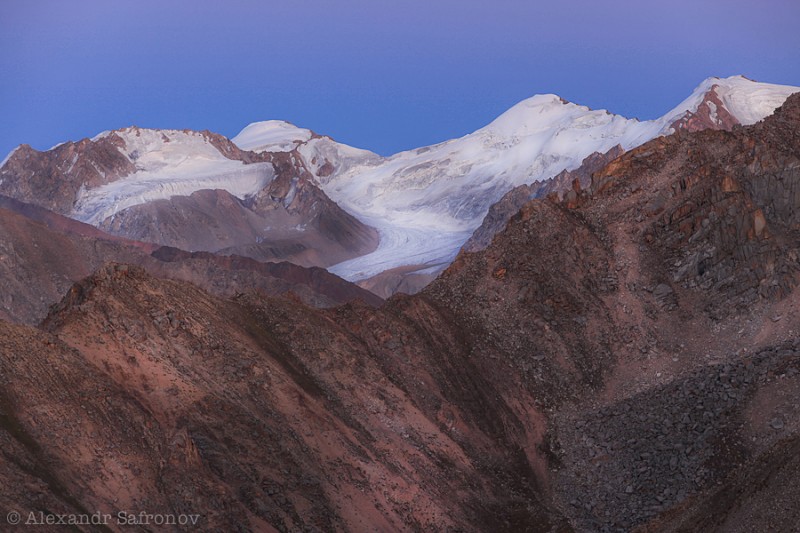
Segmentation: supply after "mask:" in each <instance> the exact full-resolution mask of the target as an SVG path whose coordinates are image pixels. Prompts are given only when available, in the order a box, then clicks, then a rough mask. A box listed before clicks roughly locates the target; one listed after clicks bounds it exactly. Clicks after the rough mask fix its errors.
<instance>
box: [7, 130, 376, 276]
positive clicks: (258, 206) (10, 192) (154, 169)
mask: <svg viewBox="0 0 800 533" xmlns="http://www.w3.org/2000/svg"><path fill="white" fill-rule="evenodd" d="M310 177H311V175H310V174H309V172H308V170H307V169H306V168H305V167H304V166H303V164H302V163H301V162H300V161H299V156H298V155H297V154H293V153H283V152H281V153H275V154H273V153H261V154H255V153H251V152H246V151H243V150H240V149H239V148H238V147H237V146H236V145H234V144H233V143H231V142H230V141H229V140H228V139H226V138H224V137H222V136H221V135H217V134H213V133H210V132H192V131H174V130H147V129H140V128H135V127H134V128H127V129H123V130H117V131H113V132H106V133H103V134H100V135H99V136H97V137H95V138H94V139H91V140H90V139H84V140H82V141H80V142H77V143H73V142H69V143H64V144H61V145H59V146H56V147H54V148H52V149H51V150H48V151H45V152H37V151H36V150H33V149H32V148H30V147H29V146H25V145H23V146H21V147H20V148H18V149H17V150H15V151H14V152H13V153H12V154H10V156H9V157H8V158H7V160H6V161H5V163H4V164H3V165H2V168H0V194H4V195H7V196H10V197H13V198H16V199H18V200H21V201H24V202H28V203H32V204H35V205H39V206H41V207H45V208H47V209H50V210H52V211H55V212H57V213H60V214H63V215H67V216H69V217H72V218H74V219H76V220H80V221H82V222H86V223H89V224H92V225H94V226H96V227H98V228H100V229H103V230H104V231H106V232H110V233H112V234H115V235H120V236H124V237H127V238H131V239H136V240H142V241H146V242H151V243H155V244H159V245H165V246H174V247H178V248H182V249H187V250H198V251H213V252H218V253H221V254H232V253H235V254H238V255H245V256H248V257H253V258H256V259H260V260H280V259H289V260H292V261H293V262H295V263H297V264H301V265H307V266H310V265H314V266H329V265H332V264H335V263H337V262H340V261H342V260H344V259H347V258H351V257H354V256H358V255H363V254H364V253H366V252H368V251H370V250H372V249H374V248H375V246H376V245H377V233H376V232H375V231H374V230H372V229H371V228H368V227H366V226H364V225H363V224H361V223H360V222H358V221H357V220H356V219H354V218H353V217H352V216H350V215H348V214H347V213H346V212H344V211H343V210H342V209H341V208H339V206H337V205H336V204H335V203H333V202H332V201H331V200H330V199H329V198H328V197H327V196H326V195H325V194H324V193H323V192H322V191H321V190H320V189H319V188H318V187H317V186H316V185H315V184H314V183H313V182H312V181H311V179H310Z"/></svg>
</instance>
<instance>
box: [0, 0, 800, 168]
mask: <svg viewBox="0 0 800 533" xmlns="http://www.w3.org/2000/svg"><path fill="white" fill-rule="evenodd" d="M798 28H800V2H798V1H797V0H759V1H758V2H755V1H753V0H712V1H703V0H692V1H689V0H668V1H650V0H639V1H622V0H605V1H598V0H586V1H584V0H550V1H548V2H540V1H536V0H492V1H488V0H442V1H437V0H427V1H420V0H391V1H389V0H363V1H355V0H283V1H281V2H277V1H272V0H264V1H244V0H214V1H208V0H191V1H182V0H157V1H151V0H127V1H122V0H102V1H101V0H85V1H81V0H75V1H65V0H52V1H51V0H2V2H0V72H1V73H2V77H1V78H0V114H1V115H2V128H1V129H0V152H1V153H2V154H0V158H2V157H3V156H4V155H5V153H7V152H8V151H10V150H11V149H12V148H14V147H15V146H16V145H18V144H20V143H28V144H31V145H32V146H33V147H34V148H37V149H47V148H50V147H51V146H52V145H54V144H56V143H59V142H62V141H65V140H78V139H80V138H82V137H91V136H93V135H95V134H96V133H99V132H100V131H103V130H107V129H115V128H120V127H124V126H129V125H132V124H135V125H137V126H141V127H152V128H191V129H210V130H212V131H216V132H219V133H222V134H224V135H227V136H231V137H232V136H234V135H235V134H236V133H238V131H239V130H241V129H242V128H243V127H244V126H246V125H247V124H248V123H250V122H254V121H258V120H267V119H283V120H288V121H290V122H293V123H295V124H297V125H299V126H303V127H307V128H311V129H313V130H315V131H317V132H319V133H323V134H327V135H331V136H332V137H334V138H335V139H337V140H339V141H342V142H345V143H348V144H352V145H354V146H358V147H362V148H368V149H371V150H374V151H377V152H378V153H381V154H390V153H394V152H397V151H400V150H404V149H409V148H415V147H418V146H423V145H426V144H431V143H435V142H439V141H443V140H446V139H448V138H452V137H457V136H461V135H464V134H466V133H469V132H471V131H473V130H475V129H477V128H479V127H481V126H483V125H485V124H486V123H488V122H490V121H491V120H492V119H493V118H494V117H496V116H497V115H499V114H500V113H502V112H503V111H504V110H506V109H507V108H509V107H511V106H512V105H513V104H515V103H516V102H518V101H520V100H523V99H525V98H527V97H529V96H532V95H534V94H537V93H556V94H558V95H560V96H562V97H563V98H566V99H567V100H571V101H573V102H576V103H580V104H584V105H588V106H590V107H592V108H605V109H608V110H610V111H612V112H614V113H619V114H622V115H625V116H629V117H633V116H635V117H639V118H642V119H647V118H654V117H656V116H659V115H661V114H662V113H664V112H665V111H667V110H668V109H670V108H671V107H673V106H674V105H676V104H678V103H679V102H680V101H681V100H682V99H683V98H685V97H686V96H688V94H689V93H690V92H691V90H692V89H693V88H694V87H695V86H697V85H698V84H699V83H700V82H701V81H702V80H703V79H704V78H706V77H708V76H729V75H732V74H744V75H746V76H748V77H750V78H753V79H756V80H759V81H768V82H772V83H782V84H789V85H800V29H798Z"/></svg>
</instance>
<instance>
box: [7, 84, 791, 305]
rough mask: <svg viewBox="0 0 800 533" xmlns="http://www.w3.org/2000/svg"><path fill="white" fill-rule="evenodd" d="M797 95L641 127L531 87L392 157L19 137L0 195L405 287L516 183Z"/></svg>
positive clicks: (167, 134) (756, 89)
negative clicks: (486, 116)
mask: <svg viewBox="0 0 800 533" xmlns="http://www.w3.org/2000/svg"><path fill="white" fill-rule="evenodd" d="M796 90H797V88H795V87H789V86H780V85H771V84H765V83H758V82H754V81H751V80H748V79H746V78H744V77H741V76H734V77H731V78H725V79H719V78H709V79H707V80H705V81H704V82H703V83H701V84H700V85H699V86H698V87H697V89H695V91H694V92H693V93H692V94H691V95H690V96H689V97H688V98H687V99H686V100H684V101H683V102H681V103H680V104H679V105H678V106H676V107H675V108H674V109H672V110H671V111H669V112H668V113H666V114H665V115H663V116H662V117H660V118H658V119H655V120H649V121H639V120H636V119H626V118H624V117H621V116H618V115H613V114H611V113H609V112H607V111H602V110H600V111H594V110H591V109H589V108H587V107H584V106H580V105H577V104H572V103H569V102H566V101H564V100H562V99H561V98H559V97H557V96H555V95H539V96H534V97H533V98H530V99H528V100H525V101H523V102H520V103H519V104H517V105H515V106H514V107H512V108H511V109H509V110H508V111H507V112H505V113H504V114H502V115H501V116H500V117H498V118H497V119H496V120H494V121H493V122H492V123H491V124H489V125H487V126H485V127H483V128H481V129H479V130H477V131H475V132H474V133H471V134H469V135H466V136H464V137H462V138H459V139H453V140H450V141H446V142H443V143H440V144H437V145H433V146H427V147H422V148H418V149H416V150H411V151H407V152H402V153H399V154H396V155H394V156H391V157H388V158H384V157H380V156H378V155H377V154H374V153H371V152H369V151H366V150H361V149H356V148H353V147H350V146H347V145H343V144H341V143H337V142H335V141H333V140H332V139H331V138H329V137H325V136H321V135H318V134H316V133H314V132H312V131H310V130H307V129H302V128H298V127H295V126H293V125H291V124H288V123H286V122H281V121H267V122H258V123H253V124H251V125H249V126H247V127H246V128H244V130H242V132H241V133H239V134H238V135H237V136H236V137H234V138H233V139H232V140H228V139H226V138H224V137H222V136H221V135H217V134H214V133H210V132H207V131H206V132H193V131H176V130H163V131H162V130H147V129H140V128H136V127H132V128H125V129H122V130H116V131H109V132H103V133H101V134H99V135H97V136H96V137H94V138H93V139H85V140H82V141H79V142H77V143H73V142H67V143H64V144H61V145H58V146H56V147H54V148H52V149H51V150H48V151H46V152H37V151H35V150H33V149H32V148H30V147H28V146H24V145H23V146H21V147H19V148H18V149H16V150H14V151H13V152H12V153H11V154H10V155H9V156H8V157H7V158H6V160H5V161H4V163H3V165H1V166H0V194H3V195H6V196H10V197H13V198H15V199H18V200H21V201H25V202H28V203H32V204H34V205H38V206H41V207H45V208H47V209H50V210H53V211H56V212H58V213H60V214H63V215H66V216H69V217H71V218H74V219H76V220H80V221H82V222H86V223H88V224H92V225H94V226H96V227H98V228H100V229H102V230H104V231H106V232H108V233H110V234H113V235H119V236H124V237H128V238H131V239H136V240H142V241H147V242H153V243H156V244H160V245H166V246H173V247H177V248H181V249H186V250H189V251H210V252H215V253H219V254H223V255H230V254H236V255H243V256H247V257H251V258H254V259H257V260H267V261H269V260H273V261H274V260H289V261H292V262H294V263H296V264H300V265H304V266H321V267H326V268H328V269H329V270H330V272H332V273H334V274H337V275H339V276H341V277H343V278H344V279H347V280H349V281H354V282H360V283H361V284H362V285H363V286H366V287H369V288H370V289H371V290H373V291H375V292H377V293H378V294H382V295H387V294H391V293H392V292H394V290H396V289H397V288H400V287H404V288H405V292H414V291H416V290H419V288H421V287H422V286H424V283H426V282H429V281H430V280H431V279H433V278H434V277H435V275H436V274H438V273H439V272H441V271H442V270H443V269H444V268H445V267H446V266H447V265H448V264H449V263H450V262H451V261H452V260H453V259H454V257H455V255H456V254H457V252H458V250H459V249H460V248H461V246H462V245H464V243H465V242H466V241H467V240H468V239H469V237H470V236H471V235H472V233H473V232H474V231H475V230H476V229H477V228H478V227H479V226H480V225H481V222H482V221H483V219H484V217H485V216H486V214H487V212H488V211H489V208H490V206H491V205H492V204H494V203H495V202H497V201H498V200H500V199H501V197H502V196H503V195H505V194H506V193H508V192H509V191H510V190H511V189H513V188H514V187H518V186H522V185H530V184H532V183H537V182H541V181H543V180H546V179H548V178H551V177H553V176H556V175H557V174H559V173H560V172H562V171H571V170H574V169H576V168H577V167H579V166H580V165H581V163H582V161H583V160H584V159H585V158H586V157H588V156H590V155H591V154H594V153H597V154H605V153H607V152H608V151H609V150H612V149H617V147H619V148H621V149H622V150H623V151H624V150H629V149H631V148H633V147H636V146H639V145H641V144H642V143H644V142H646V141H648V140H650V139H653V138H655V137H658V136H662V135H669V134H672V133H674V132H675V131H695V130H699V129H730V128H732V127H734V126H737V125H749V124H753V123H755V122H757V121H758V120H760V119H762V118H764V117H765V116H767V115H769V114H770V113H772V111H773V110H774V109H775V108H776V107H778V106H779V105H780V104H781V103H783V101H784V100H785V99H786V97H787V96H788V95H789V94H791V93H793V92H795V91H796ZM566 185H567V186H569V184H566ZM562 189H563V187H562ZM410 277H413V278H416V280H417V281H416V282H410V281H409V280H410Z"/></svg>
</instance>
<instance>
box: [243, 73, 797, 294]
mask: <svg viewBox="0 0 800 533" xmlns="http://www.w3.org/2000/svg"><path fill="white" fill-rule="evenodd" d="M797 90H798V89H797V88H795V87H787V86H780V85H771V84H764V83H758V82H754V81H751V80H748V79H747V78H744V77H742V76H733V77H730V78H709V79H707V80H705V81H703V83H701V84H700V85H699V86H698V87H697V88H696V89H695V90H694V92H693V93H692V94H691V96H689V97H688V98H687V99H686V100H684V101H683V102H681V104H679V105H678V106H677V107H675V108H674V109H672V110H671V111H670V112H668V113H667V114H665V115H663V116H662V117H660V118H658V119H654V120H645V121H639V120H636V119H627V118H625V117H622V116H619V115H615V114H612V113H609V112H608V111H606V110H592V109H590V108H588V107H585V106H581V105H578V104H574V103H571V102H567V101H565V100H563V99H562V98H560V97H559V96H557V95H554V94H543V95H536V96H533V97H531V98H528V99H526V100H523V101H522V102H519V103H518V104H516V105H514V106H513V107H511V108H510V109H509V110H508V111H506V112H505V113H503V114H502V115H500V116H499V117H498V118H497V119H495V120H494V121H492V122H491V123H490V124H488V125H486V126H485V127H483V128H480V129H478V130H476V131H475V132H473V133H471V134H469V135H466V136H464V137H461V138H459V139H453V140H450V141H445V142H442V143H439V144H436V145H433V146H427V147H423V148H419V149H417V150H409V151H406V152H401V153H399V154H395V155H394V156H391V157H389V158H385V159H379V158H366V159H364V158H362V156H356V157H353V156H350V157H346V158H343V159H341V160H340V159H338V157H339V156H338V154H339V150H340V147H341V146H342V145H338V144H337V143H334V142H333V141H331V140H327V139H326V141H325V146H326V155H325V157H320V152H319V150H317V149H314V150H312V149H311V146H312V144H313V143H314V141H315V139H314V140H311V141H309V142H306V143H302V144H301V145H300V146H299V148H298V150H299V152H300V153H301V154H302V155H303V157H304V158H305V162H306V166H307V167H308V168H310V169H311V170H312V172H313V173H314V174H315V175H316V176H317V179H318V181H319V183H320V184H321V186H322V187H323V189H324V190H325V192H326V193H327V194H328V196H330V197H331V198H332V199H333V200H335V201H336V202H338V203H339V204H340V205H342V206H343V207H344V208H345V209H346V210H348V211H349V212H351V213H353V214H354V215H356V216H357V217H359V218H360V219H361V220H362V221H364V222H366V223H367V224H370V225H372V226H374V227H377V228H379V230H380V231H381V236H382V240H381V245H380V246H379V247H378V249H377V250H376V251H375V252H374V253H373V254H370V255H369V256H364V257H361V258H356V259H353V260H350V261H348V262H346V263H343V264H340V265H337V266H335V267H334V268H333V269H332V271H334V272H335V273H337V274H340V275H342V276H343V277H345V278H347V279H351V280H358V279H363V278H367V277H370V276H373V275H375V274H377V273H379V272H382V271H384V270H387V269H390V268H395V267H399V266H403V265H409V264H420V265H430V266H431V268H438V267H441V266H443V265H446V264H448V263H449V262H450V261H451V260H452V258H453V257H454V256H455V254H456V253H457V251H458V249H459V248H460V246H461V244H463V242H464V241H465V240H466V239H467V238H468V236H469V235H470V233H471V232H472V231H473V230H474V229H475V228H476V227H477V226H478V225H479V224H480V222H481V220H482V219H483V217H484V215H485V214H486V212H487V210H488V208H489V206H490V205H491V204H492V203H494V202H496V201H497V200H498V199H499V198H500V197H501V196H502V195H503V194H505V193H506V192H507V191H508V190H510V189H511V188H513V187H515V186H517V185H521V184H530V183H532V182H535V181H540V180H543V179H547V178H549V177H552V176H554V175H556V174H558V173H559V172H561V171H563V170H572V169H574V168H576V167H577V166H579V165H580V163H581V161H583V159H584V158H585V157H587V156H588V155H590V154H592V153H594V152H599V153H605V152H607V151H608V150H610V149H611V148H613V147H614V146H616V145H620V146H621V147H622V148H623V149H625V150H629V149H631V148H634V147H636V146H639V145H641V144H643V143H645V142H647V141H649V140H650V139H652V138H654V137H657V136H659V135H668V134H670V133H673V132H674V131H675V130H677V129H689V130H695V129H707V128H714V129H727V128H730V127H732V126H734V125H737V124H752V123H754V122H756V121H758V120H760V119H762V118H764V117H765V116H767V115H769V114H771V113H772V111H774V109H775V108H776V107H778V106H779V105H780V104H781V103H783V101H784V100H785V99H786V97H788V96H789V94H791V93H793V92H795V91H797ZM237 139H238V137H237ZM243 146H245V145H243ZM347 149H349V150H354V149H352V148H350V147H347ZM320 161H324V162H325V164H324V166H320V164H319V163H320Z"/></svg>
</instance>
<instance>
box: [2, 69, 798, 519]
mask: <svg viewBox="0 0 800 533" xmlns="http://www.w3.org/2000/svg"><path fill="white" fill-rule="evenodd" d="M798 91H800V89H797V88H793V87H786V86H778V85H770V84H764V83H757V82H753V81H750V80H747V79H745V78H742V77H733V78H727V79H717V78H711V79H709V80H706V81H705V82H703V84H701V85H700V87H698V89H697V90H696V91H695V92H694V93H693V94H692V96H691V97H690V98H688V99H687V100H686V101H684V102H683V103H681V104H680V105H679V106H677V107H676V108H675V109H674V110H673V111H671V112H669V113H667V114H666V115H664V116H663V117H662V118H660V119H657V120H653V121H637V120H633V119H625V118H622V117H618V116H615V115H612V114H609V113H607V112H605V111H592V110H590V109H588V108H585V107H582V106H578V105H576V104H571V103H567V102H564V101H563V100H561V99H559V98H558V97H555V96H537V97H533V98H531V99H529V100H526V101H524V102H521V103H520V104H518V105H517V106H515V107H513V108H512V109H511V110H509V111H508V112H507V113H505V114H503V115H502V116H501V117H499V118H498V119H497V120H496V121H494V122H492V123H491V124H489V125H488V126H486V127H485V128H481V129H480V130H477V131H476V132H475V133H472V134H470V135H467V136H465V137H462V138H461V139H455V140H452V141H447V142H445V143H441V144H438V145H434V146H430V147H425V148H420V149H417V150H412V151H409V152H403V153H400V154H396V155H394V156H391V157H381V156H378V155H376V154H373V153H370V152H367V151H364V150H360V149H356V148H352V147H349V146H346V145H343V144H340V143H337V142H335V141H333V140H332V139H330V138H329V137H325V136H321V135H318V134H316V133H314V132H312V131H310V130H304V129H301V128H297V127H295V126H292V125H290V124H288V123H285V122H278V121H270V122H265V123H263V122H262V123H254V124H251V125H250V126H248V127H246V128H245V129H244V130H243V131H242V132H241V133H240V134H239V135H238V136H236V137H234V138H233V139H231V140H228V139H226V138H224V137H222V136H220V135H217V134H214V133H210V132H193V131H177V130H147V129H139V128H125V129H123V130H116V131H110V132H105V133H102V134H100V135H98V136H96V137H95V138H94V139H84V140H81V141H78V142H67V143H64V144H62V145H59V146H56V147H54V148H52V149H51V150H48V151H44V152H38V151H36V150H33V149H32V148H30V147H28V146H24V145H23V146H21V147H20V148H18V149H16V150H15V151H13V152H12V153H11V154H10V155H9V157H8V158H7V159H6V160H5V161H4V162H3V164H2V165H0V279H2V280H3V289H4V290H3V291H2V294H0V444H1V445H0V485H2V486H3V487H4V488H3V490H2V491H0V521H1V520H3V517H9V516H11V514H9V513H12V512H22V513H23V517H26V516H27V513H28V512H34V513H37V514H38V513H42V514H43V515H50V516H67V515H90V514H92V513H95V512H97V513H108V514H110V515H111V516H118V513H119V512H120V511H146V512H147V513H151V514H154V515H159V516H179V515H188V514H197V515H199V517H198V520H199V521H198V525H197V526H196V527H195V528H194V529H193V530H199V531H353V532H357V531H374V530H377V531H465V532H472V531H476V532H477V531H492V532H495V531H508V532H516V531H534V532H539V531H541V532H571V531H604V532H605V531H609V532H611V531H638V532H645V531H646V532H664V533H666V532H678V531H680V532H690V531H724V532H745V531H791V530H793V528H795V527H796V524H797V523H798V521H799V520H800V505H798V504H797V502H798V501H800V484H798V483H797V481H796V480H797V477H798V475H800V460H798V457H800V454H798V452H799V451H800V422H798V421H800V338H798V334H797V332H798V331H800V291H798V287H799V286H800V233H798V231H799V230H800V94H793V93H795V92H798ZM323 267H324V268H323ZM337 274H339V275H341V276H342V277H340V276H339V275H337ZM352 281H358V282H359V284H355V283H353V282H352ZM359 285H360V286H359ZM365 288H366V289H369V290H366V289H365ZM403 292H409V293H412V292H413V293H415V294H403ZM384 298H385V299H384ZM6 525H7V524H5V523H4V524H3V527H6ZM28 527H29V526H26V528H28ZM149 527H150V528H151V529H152V525H151V526H149ZM75 529H76V530H79V531H107V530H111V531H123V530H127V529H126V528H124V527H121V526H119V524H115V523H114V522H113V521H112V522H111V523H110V524H108V525H106V526H105V527H100V528H97V527H94V526H91V525H77V526H75ZM34 530H36V529H35V528H34ZM42 530H44V529H42ZM141 530H147V528H146V527H144V526H141ZM159 530H161V528H159ZM164 530H167V531H183V530H186V528H182V527H180V526H178V525H175V526H174V527H166V528H165V529H164Z"/></svg>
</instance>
